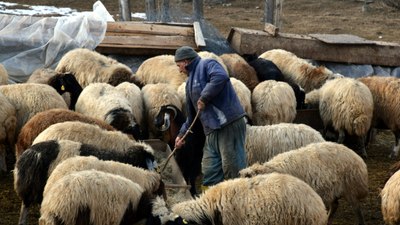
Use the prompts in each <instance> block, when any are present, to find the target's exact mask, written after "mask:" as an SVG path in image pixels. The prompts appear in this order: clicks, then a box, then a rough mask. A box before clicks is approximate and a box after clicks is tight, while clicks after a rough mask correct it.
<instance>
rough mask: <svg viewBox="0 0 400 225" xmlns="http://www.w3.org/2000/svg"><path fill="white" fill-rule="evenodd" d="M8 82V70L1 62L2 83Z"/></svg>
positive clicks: (0, 78)
mask: <svg viewBox="0 0 400 225" xmlns="http://www.w3.org/2000/svg"><path fill="white" fill-rule="evenodd" d="M7 84H8V72H7V70H6V68H5V67H4V65H3V64H0V85H7Z"/></svg>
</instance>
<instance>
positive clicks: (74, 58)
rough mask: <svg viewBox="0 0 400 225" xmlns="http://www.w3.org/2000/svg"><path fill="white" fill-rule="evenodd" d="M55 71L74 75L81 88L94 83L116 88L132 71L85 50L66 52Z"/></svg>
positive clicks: (116, 62)
mask: <svg viewBox="0 0 400 225" xmlns="http://www.w3.org/2000/svg"><path fill="white" fill-rule="evenodd" d="M55 71H56V72H59V73H72V74H74V76H75V77H76V79H77V80H78V82H79V84H80V85H81V86H82V88H85V87H86V86H87V85H89V84H90V83H95V82H101V83H108V84H110V85H112V86H117V85H118V84H120V83H122V82H124V81H129V80H130V78H131V76H132V70H131V69H130V68H129V67H128V66H126V65H124V64H122V63H120V62H118V61H116V60H115V59H112V58H110V57H107V56H104V55H102V54H100V53H98V52H96V51H92V50H89V49H85V48H76V49H73V50H71V51H69V52H67V53H66V54H65V55H64V56H63V57H62V58H61V60H60V61H59V63H58V65H57V67H56V69H55Z"/></svg>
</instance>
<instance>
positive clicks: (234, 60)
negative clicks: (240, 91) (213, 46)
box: [220, 53, 259, 91]
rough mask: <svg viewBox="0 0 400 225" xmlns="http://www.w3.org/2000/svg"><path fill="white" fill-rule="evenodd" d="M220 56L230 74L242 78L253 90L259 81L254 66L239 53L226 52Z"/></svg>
mask: <svg viewBox="0 0 400 225" xmlns="http://www.w3.org/2000/svg"><path fill="white" fill-rule="evenodd" d="M220 58H221V59H222V61H223V62H224V64H225V65H226V67H227V69H228V71H229V76H230V77H234V78H236V79H238V80H240V81H241V82H243V84H245V85H246V87H247V88H249V90H250V91H253V89H254V88H255V87H256V86H257V84H258V83H259V80H258V77H257V73H256V71H255V70H254V68H253V67H252V66H250V65H249V64H248V63H247V62H246V60H244V59H243V58H242V57H241V56H240V55H239V54H237V53H225V54H222V55H221V56H220Z"/></svg>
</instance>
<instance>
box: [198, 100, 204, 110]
mask: <svg viewBox="0 0 400 225" xmlns="http://www.w3.org/2000/svg"><path fill="white" fill-rule="evenodd" d="M204 107H206V104H204V102H203V101H201V99H199V100H197V109H198V110H199V111H202V110H203V109H204Z"/></svg>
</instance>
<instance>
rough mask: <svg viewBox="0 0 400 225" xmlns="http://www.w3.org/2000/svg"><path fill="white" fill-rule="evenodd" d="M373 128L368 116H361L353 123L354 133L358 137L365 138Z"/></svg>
mask: <svg viewBox="0 0 400 225" xmlns="http://www.w3.org/2000/svg"><path fill="white" fill-rule="evenodd" d="M370 126H371V119H370V118H369V117H368V116H366V115H361V116H359V117H357V118H356V119H355V120H354V121H353V131H354V133H355V134H356V135H357V136H363V135H365V134H366V133H367V132H368V129H369V128H370Z"/></svg>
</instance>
